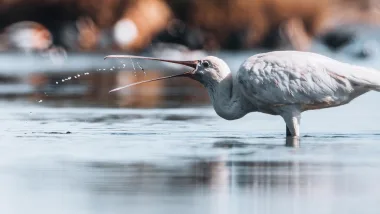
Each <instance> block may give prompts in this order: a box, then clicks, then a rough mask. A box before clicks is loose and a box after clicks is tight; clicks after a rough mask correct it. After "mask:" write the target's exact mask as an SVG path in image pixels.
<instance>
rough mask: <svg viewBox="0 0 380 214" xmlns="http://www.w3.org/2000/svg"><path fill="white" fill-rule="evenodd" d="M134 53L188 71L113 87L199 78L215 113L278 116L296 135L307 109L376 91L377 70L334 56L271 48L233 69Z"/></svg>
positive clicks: (210, 60) (209, 60)
mask: <svg viewBox="0 0 380 214" xmlns="http://www.w3.org/2000/svg"><path fill="white" fill-rule="evenodd" d="M107 58H131V59H132V58H134V59H145V60H155V61H161V62H167V63H175V64H181V65H185V66H188V67H190V68H192V70H190V71H186V72H182V73H179V74H175V75H171V76H165V77H160V78H156V79H151V80H145V81H141V82H136V83H132V84H129V85H126V86H123V87H119V88H116V89H113V90H111V91H110V92H114V91H117V90H121V89H123V88H126V87H130V86H134V85H138V84H142V83H148V82H152V81H158V80H163V79H169V78H175V77H188V78H191V79H193V80H196V81H198V82H200V83H201V84H202V85H203V86H204V87H205V88H206V89H207V92H208V94H209V97H210V100H211V103H212V105H213V108H214V110H215V112H216V114H217V115H219V116H220V117H222V118H224V119H226V120H236V119H240V118H242V117H244V116H245V115H246V114H248V113H251V112H261V113H264V114H270V115H278V116H281V117H282V118H283V120H284V122H285V124H286V137H287V138H288V137H289V138H297V139H299V138H300V122H301V114H302V113H303V112H305V111H309V110H317V109H324V108H330V107H337V106H341V105H345V104H348V103H349V102H350V101H352V100H353V99H355V98H357V97H358V96H360V95H363V94H365V93H367V92H369V91H380V73H379V72H378V71H377V70H375V69H372V68H367V67H362V66H357V65H352V64H348V63H344V62H340V61H337V60H335V59H332V58H329V57H327V56H324V55H321V54H318V53H313V52H306V51H271V52H265V53H258V54H255V55H253V56H251V57H249V58H247V59H246V60H245V61H244V62H243V63H242V64H241V65H240V68H239V69H238V71H237V72H231V70H230V68H229V66H228V65H227V63H226V62H225V61H224V60H222V59H220V58H218V57H215V56H207V57H204V58H202V59H200V60H192V61H176V60H167V59H159V58H152V57H142V56H133V55H109V56H106V57H105V58H104V59H107Z"/></svg>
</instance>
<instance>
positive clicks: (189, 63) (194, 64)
mask: <svg viewBox="0 0 380 214" xmlns="http://www.w3.org/2000/svg"><path fill="white" fill-rule="evenodd" d="M108 58H129V59H146V60H154V61H161V62H169V63H174V64H179V65H185V66H188V67H191V68H194V70H195V69H196V68H197V66H198V64H199V61H198V60H194V61H177V60H167V59H158V58H152V57H143V56H132V55H109V56H106V57H104V59H108ZM194 70H193V71H194ZM193 71H188V72H185V73H182V74H176V75H171V76H165V77H159V78H156V79H151V80H144V81H141V82H136V83H132V84H129V85H126V86H122V87H119V88H115V89H113V90H111V91H109V93H111V92H114V91H118V90H121V89H124V88H128V87H131V86H134V85H139V84H142V83H148V82H154V81H158V80H163V79H170V78H174V77H191V76H192V74H193Z"/></svg>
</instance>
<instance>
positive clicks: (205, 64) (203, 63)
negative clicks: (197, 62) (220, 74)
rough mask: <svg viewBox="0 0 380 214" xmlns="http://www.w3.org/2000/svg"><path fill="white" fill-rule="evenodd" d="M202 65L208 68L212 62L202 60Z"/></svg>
mask: <svg viewBox="0 0 380 214" xmlns="http://www.w3.org/2000/svg"><path fill="white" fill-rule="evenodd" d="M202 66H203V67H204V68H208V67H210V63H208V62H207V61H204V62H202Z"/></svg>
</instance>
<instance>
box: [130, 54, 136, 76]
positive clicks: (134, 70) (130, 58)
mask: <svg viewBox="0 0 380 214" xmlns="http://www.w3.org/2000/svg"><path fill="white" fill-rule="evenodd" d="M129 59H130V60H131V62H132V66H133V70H134V71H136V68H135V64H134V63H133V60H132V58H129ZM135 76H136V75H135Z"/></svg>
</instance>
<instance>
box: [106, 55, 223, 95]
mask: <svg viewBox="0 0 380 214" xmlns="http://www.w3.org/2000/svg"><path fill="white" fill-rule="evenodd" d="M107 58H131V59H146V60H154V61H161V62H169V63H175V64H180V65H185V66H188V67H191V68H192V69H193V70H191V71H187V72H183V73H180V74H175V75H171V76H165V77H160V78H156V79H151V80H145V81H141V82H137V83H133V84H130V85H126V86H123V87H120V88H116V89H113V90H111V91H110V92H113V91H117V90H120V89H123V88H127V87H130V86H134V85H138V84H142V83H148V82H153V81H158V80H163V79H170V78H174V77H189V78H191V79H194V80H197V81H199V82H200V83H202V84H203V85H204V86H206V87H208V86H212V85H215V84H218V83H220V82H221V81H222V80H223V79H224V78H225V77H226V76H227V75H228V74H229V73H230V69H229V67H228V65H227V64H226V63H225V62H224V61H223V60H222V59H219V58H217V57H214V56H208V57H205V58H203V59H201V60H194V61H177V60H166V59H158V58H151V57H139V56H130V55H110V56H106V57H105V58H104V59H107Z"/></svg>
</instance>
